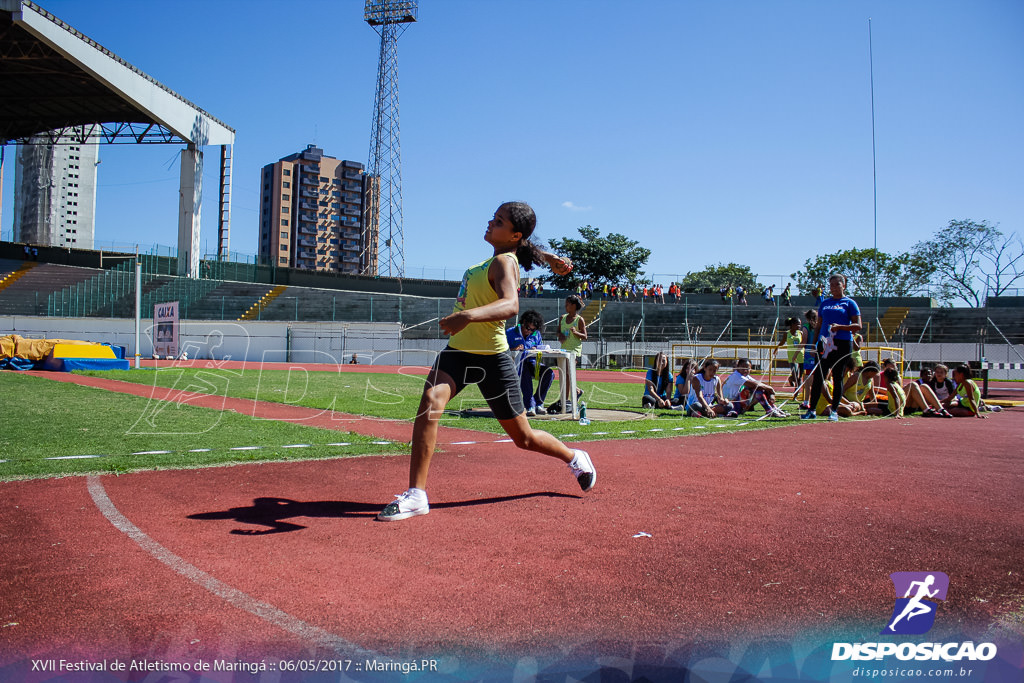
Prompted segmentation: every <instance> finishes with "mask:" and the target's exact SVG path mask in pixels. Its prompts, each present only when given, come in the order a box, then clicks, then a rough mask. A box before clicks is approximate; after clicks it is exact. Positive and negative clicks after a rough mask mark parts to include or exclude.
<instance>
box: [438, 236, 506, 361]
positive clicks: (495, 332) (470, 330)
mask: <svg viewBox="0 0 1024 683" xmlns="http://www.w3.org/2000/svg"><path fill="white" fill-rule="evenodd" d="M502 256H504V257H506V258H510V259H512V262H513V263H515V264H516V275H515V281H516V282H518V281H519V262H518V261H517V260H516V255H515V254H514V253H512V252H507V253H504V254H498V255H496V256H492V257H491V258H489V259H487V260H486V261H484V262H483V263H478V264H476V265H475V266H472V267H471V268H470V269H469V270H467V271H466V273H465V275H463V276H462V285H461V286H460V287H459V295H458V296H457V297H456V298H455V308H454V309H453V310H452V312H453V313H458V312H459V311H464V310H466V309H470V308H480V307H481V306H486V305H487V304H490V303H494V302H495V301H497V300H498V293H497V292H495V291H494V287H492V286H491V283H490V281H489V280H488V279H487V270H488V268H490V267H491V262H492V261H494V259H496V258H499V257H502ZM448 346H450V347H452V348H453V349H458V350H460V351H466V352H468V353H480V354H491V355H493V354H496V353H504V352H506V351H508V339H507V338H506V337H505V321H504V320H492V321H490V322H486V323H470V324H468V325H466V327H465V328H463V329H462V330H460V331H459V332H456V333H455V334H453V335H452V336H451V339H449V340H448Z"/></svg>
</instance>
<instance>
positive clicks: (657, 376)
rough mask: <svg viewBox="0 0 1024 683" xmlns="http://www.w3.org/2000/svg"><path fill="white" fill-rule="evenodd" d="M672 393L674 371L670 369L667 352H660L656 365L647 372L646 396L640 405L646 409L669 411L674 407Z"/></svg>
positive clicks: (656, 358) (645, 382) (655, 358)
mask: <svg viewBox="0 0 1024 683" xmlns="http://www.w3.org/2000/svg"><path fill="white" fill-rule="evenodd" d="M670 391H672V371H671V370H670V369H669V363H668V356H667V355H665V352H663V351H659V352H658V355H656V356H655V357H654V363H653V364H652V365H651V367H650V368H648V370H647V379H645V380H644V395H643V397H642V398H641V399H640V404H641V405H642V406H643V407H644V408H661V409H664V410H668V409H670V408H671V407H672V401H671V400H670V399H669V392H670Z"/></svg>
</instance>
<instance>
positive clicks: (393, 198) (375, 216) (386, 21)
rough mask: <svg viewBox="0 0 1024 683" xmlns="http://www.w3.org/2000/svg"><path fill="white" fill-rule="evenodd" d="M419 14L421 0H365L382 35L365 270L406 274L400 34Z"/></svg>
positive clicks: (368, 15)
mask: <svg viewBox="0 0 1024 683" xmlns="http://www.w3.org/2000/svg"><path fill="white" fill-rule="evenodd" d="M418 16H419V3H418V0H366V2H365V5H364V8H363V19H364V20H365V21H366V23H367V24H369V25H370V26H371V27H372V28H373V30H374V31H376V32H377V34H378V35H379V36H380V55H379V59H378V65H377V92H376V95H375V97H374V107H373V130H372V134H371V136H370V154H369V157H370V158H369V160H368V161H369V164H368V165H369V168H368V169H367V174H368V175H369V176H370V177H369V178H368V188H367V197H368V199H369V201H368V202H367V208H366V211H365V216H364V221H363V231H364V238H363V256H362V259H361V261H362V264H361V267H362V268H363V272H364V274H368V275H382V276H385V277H399V278H400V277H403V276H404V275H405V235H404V234H403V225H402V224H403V219H402V151H401V144H400V135H399V124H398V38H399V36H401V35H402V33H404V32H405V29H406V28H407V27H408V25H409V24H412V23H415V22H416V20H417V18H418Z"/></svg>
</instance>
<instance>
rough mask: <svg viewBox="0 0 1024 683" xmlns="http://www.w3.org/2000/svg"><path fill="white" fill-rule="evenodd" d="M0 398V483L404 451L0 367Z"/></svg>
mask: <svg viewBox="0 0 1024 683" xmlns="http://www.w3.org/2000/svg"><path fill="white" fill-rule="evenodd" d="M0 395H3V396H4V397H5V401H4V418H5V419H4V428H3V430H2V431H0V460H3V461H4V462H0V480H10V479H15V478H24V477H41V476H56V475H65V474H84V473H90V472H115V473H121V472H130V471H132V470H137V469H158V468H182V467H204V466H211V465H222V464H228V463H238V462H256V461H264V460H287V459H309V458H329V457H343V456H353V455H366V454H379V453H394V454H399V453H405V452H407V447H406V446H405V445H404V444H395V443H391V444H386V443H381V439H377V438H374V437H368V436H361V435H358V434H351V433H344V432H337V431H332V430H327V429H316V428H312V427H304V426H300V425H296V424H293V423H288V422H277V421H272V420H254V419H253V418H252V417H249V416H245V415H240V414H238V413H234V412H231V411H218V410H211V409H207V408H197V407H195V406H189V405H179V404H173V403H168V402H159V403H158V404H157V406H153V405H151V404H150V401H149V400H147V399H144V398H138V397H135V396H127V395H124V394H117V393H113V392H109V391H105V390H102V389H93V388H90V387H81V386H76V385H73V384H65V383H63V382H53V381H50V380H47V379H41V378H38V377H30V376H27V375H19V374H17V373H13V372H3V373H0ZM158 406H159V407H164V409H163V410H160V411H157V410H155V409H154V408H155V407H158ZM243 449H244V450H243ZM154 451H166V452H159V453H155V452H154ZM84 456H101V457H84ZM53 458H61V459H59V460H58V459H53Z"/></svg>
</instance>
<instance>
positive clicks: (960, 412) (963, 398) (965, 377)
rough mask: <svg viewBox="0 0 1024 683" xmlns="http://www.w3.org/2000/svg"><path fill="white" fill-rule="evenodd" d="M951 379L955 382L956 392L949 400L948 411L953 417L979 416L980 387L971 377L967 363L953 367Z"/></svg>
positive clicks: (980, 406)
mask: <svg viewBox="0 0 1024 683" xmlns="http://www.w3.org/2000/svg"><path fill="white" fill-rule="evenodd" d="M953 380H954V381H955V382H956V393H955V394H954V395H953V400H952V401H951V402H950V406H949V413H950V414H951V415H952V416H953V417H980V418H984V417H985V416H984V415H982V414H981V411H982V401H981V389H979V388H978V385H977V383H976V382H975V381H974V380H973V379H971V368H970V366H968V365H966V364H965V365H958V366H956V367H955V368H954V369H953Z"/></svg>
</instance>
